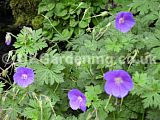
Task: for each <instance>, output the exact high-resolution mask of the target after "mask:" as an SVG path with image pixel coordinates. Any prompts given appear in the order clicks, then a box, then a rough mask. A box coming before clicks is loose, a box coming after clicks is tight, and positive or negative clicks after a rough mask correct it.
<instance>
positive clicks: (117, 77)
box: [104, 70, 133, 98]
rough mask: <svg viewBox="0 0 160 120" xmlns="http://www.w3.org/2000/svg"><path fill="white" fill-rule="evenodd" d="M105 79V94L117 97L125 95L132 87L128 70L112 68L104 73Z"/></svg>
mask: <svg viewBox="0 0 160 120" xmlns="http://www.w3.org/2000/svg"><path fill="white" fill-rule="evenodd" d="M104 79H105V80H107V82H106V84H105V86H104V89H105V91H106V93H107V94H109V95H113V96H115V97H118V98H123V97H125V96H126V95H127V94H128V92H129V91H131V89H132V88H133V82H132V78H131V76H130V75H129V74H128V72H126V71H124V70H113V71H109V72H107V73H105V74H104Z"/></svg>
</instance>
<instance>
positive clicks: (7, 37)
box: [5, 32, 11, 45]
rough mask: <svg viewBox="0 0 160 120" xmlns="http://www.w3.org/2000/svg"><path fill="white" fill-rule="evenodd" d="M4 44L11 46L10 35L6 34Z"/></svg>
mask: <svg viewBox="0 0 160 120" xmlns="http://www.w3.org/2000/svg"><path fill="white" fill-rule="evenodd" d="M5 44H6V45H10V44H11V34H10V33H8V32H7V34H6V37H5Z"/></svg>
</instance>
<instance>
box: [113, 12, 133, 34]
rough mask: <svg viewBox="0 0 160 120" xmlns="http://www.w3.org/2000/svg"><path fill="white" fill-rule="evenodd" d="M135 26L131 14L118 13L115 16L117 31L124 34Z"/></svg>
mask: <svg viewBox="0 0 160 120" xmlns="http://www.w3.org/2000/svg"><path fill="white" fill-rule="evenodd" d="M134 25H135V20H134V17H133V14H132V13H131V12H119V13H118V14H117V15H116V20H115V27H116V29H118V30H119V31H121V32H123V33H126V32H128V31H130V30H131V29H132V27H133V26H134Z"/></svg>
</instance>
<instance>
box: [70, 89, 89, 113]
mask: <svg viewBox="0 0 160 120" xmlns="http://www.w3.org/2000/svg"><path fill="white" fill-rule="evenodd" d="M68 98H69V100H70V101H69V104H70V107H71V108H72V109H73V110H77V109H81V110H82V111H86V96H85V95H84V94H83V93H82V92H81V91H79V90H78V89H72V90H70V91H69V92H68Z"/></svg>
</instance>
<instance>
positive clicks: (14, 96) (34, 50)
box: [0, 0, 160, 120]
mask: <svg viewBox="0 0 160 120" xmlns="http://www.w3.org/2000/svg"><path fill="white" fill-rule="evenodd" d="M114 3H115V4H116V5H115V6H113V4H112V3H110V2H109V3H108V2H107V1H106V0H85V1H83V0H82V1H80V0H42V1H41V2H40V4H39V6H38V14H39V15H40V16H42V17H44V19H42V21H41V22H42V23H43V27H42V28H40V29H37V30H32V29H31V28H29V27H23V29H22V30H21V31H20V33H19V34H18V35H16V36H15V37H16V42H15V43H14V47H15V48H16V51H11V53H12V54H9V55H10V56H9V57H10V58H11V60H12V62H13V63H12V64H11V66H10V67H9V69H10V68H11V67H18V66H27V67H30V68H32V69H34V71H35V81H34V83H33V84H32V85H30V86H29V87H27V88H25V89H24V88H21V87H19V86H17V85H16V84H11V87H10V89H7V90H3V86H4V83H2V82H0V93H1V94H0V98H1V99H0V102H1V105H0V108H1V111H0V116H1V117H3V118H5V119H6V120H16V119H24V118H25V119H27V120H30V119H31V120H65V119H66V120H135V119H136V120H159V114H160V64H159V60H160V1H159V0H143V1H140V0H128V1H127V2H126V0H115V1H114ZM106 9H108V10H106ZM120 11H131V12H132V13H133V14H134V17H135V19H136V25H135V26H134V28H133V29H132V30H131V31H130V32H128V33H121V32H119V31H118V30H116V29H115V27H114V20H115V15H116V13H117V12H120ZM77 56H82V57H84V56H85V57H87V56H93V57H94V56H102V57H105V58H106V61H105V62H102V63H97V64H96V63H93V64H89V63H88V62H86V61H83V60H82V59H80V58H79V59H78V58H77ZM59 58H62V59H61V61H60V60H59ZM74 58H77V59H74ZM107 58H109V59H107ZM66 59H70V60H71V61H70V63H68V61H66ZM57 60H58V63H57ZM92 62H93V61H92ZM114 69H124V70H126V71H128V72H129V73H130V74H131V75H132V78H133V81H134V89H133V90H132V91H131V92H130V93H129V95H128V96H126V97H125V98H124V99H123V102H122V104H121V100H120V99H116V98H114V97H112V98H111V100H110V101H109V104H108V106H107V107H106V108H105V105H106V103H107V101H108V99H109V96H108V95H107V94H106V93H105V92H104V84H105V80H104V79H103V74H104V73H105V72H107V71H109V70H114ZM6 70H8V69H6ZM4 72H5V71H4ZM4 79H6V82H9V80H8V77H4ZM9 83H10V82H9ZM72 88H78V89H80V90H81V91H82V92H83V93H85V95H86V97H87V107H88V109H87V111H86V112H84V113H82V112H81V111H80V110H77V111H73V110H72V109H71V108H70V106H69V103H68V102H69V101H68V98H67V93H68V91H69V90H70V89H72Z"/></svg>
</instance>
